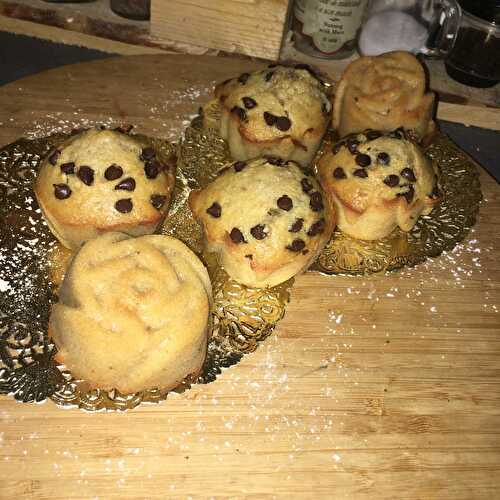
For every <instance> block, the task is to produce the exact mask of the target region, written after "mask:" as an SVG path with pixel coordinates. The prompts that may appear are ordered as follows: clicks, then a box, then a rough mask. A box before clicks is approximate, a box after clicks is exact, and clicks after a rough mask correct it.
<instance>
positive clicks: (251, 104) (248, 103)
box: [241, 97, 257, 109]
mask: <svg viewBox="0 0 500 500" xmlns="http://www.w3.org/2000/svg"><path fill="white" fill-rule="evenodd" d="M241 100H242V101H243V104H244V106H245V108H247V109H253V108H255V106H257V101H256V100H255V99H252V98H251V97H243V98H242V99H241Z"/></svg>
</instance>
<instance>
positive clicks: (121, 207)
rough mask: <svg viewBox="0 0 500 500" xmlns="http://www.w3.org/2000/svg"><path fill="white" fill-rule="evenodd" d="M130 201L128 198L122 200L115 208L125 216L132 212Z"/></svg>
mask: <svg viewBox="0 0 500 500" xmlns="http://www.w3.org/2000/svg"><path fill="white" fill-rule="evenodd" d="M132 207H133V205H132V200H131V199H130V198H122V199H121V200H118V201H117V202H116V203H115V208H116V210H118V212H121V213H122V214H126V213H128V212H130V211H131V210H132Z"/></svg>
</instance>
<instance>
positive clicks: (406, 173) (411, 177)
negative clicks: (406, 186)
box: [400, 168, 417, 182]
mask: <svg viewBox="0 0 500 500" xmlns="http://www.w3.org/2000/svg"><path fill="white" fill-rule="evenodd" d="M400 174H401V177H404V178H405V179H406V180H408V181H410V182H417V178H416V177H415V173H414V172H413V170H412V169H411V168H403V170H401V172H400Z"/></svg>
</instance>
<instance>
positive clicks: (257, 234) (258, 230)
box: [250, 224, 267, 240]
mask: <svg viewBox="0 0 500 500" xmlns="http://www.w3.org/2000/svg"><path fill="white" fill-rule="evenodd" d="M264 229H265V226H264V224H257V225H256V226H254V227H252V229H250V233H251V234H252V236H253V237H254V238H255V239H256V240H263V239H264V238H265V237H266V236H267V233H266V232H265V231H264Z"/></svg>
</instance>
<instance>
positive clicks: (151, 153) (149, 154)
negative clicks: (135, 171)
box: [139, 148, 155, 161]
mask: <svg viewBox="0 0 500 500" xmlns="http://www.w3.org/2000/svg"><path fill="white" fill-rule="evenodd" d="M154 157H155V150H154V149H153V148H144V149H143V150H142V152H141V154H140V156H139V159H140V160H142V161H148V160H152V159H153V158H154Z"/></svg>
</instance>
